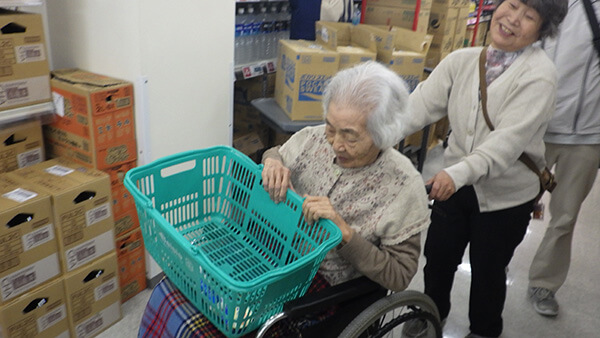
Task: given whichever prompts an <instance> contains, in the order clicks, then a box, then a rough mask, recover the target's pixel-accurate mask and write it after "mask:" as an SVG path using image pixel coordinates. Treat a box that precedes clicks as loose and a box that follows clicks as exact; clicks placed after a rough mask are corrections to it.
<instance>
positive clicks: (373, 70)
mask: <svg viewBox="0 0 600 338" xmlns="http://www.w3.org/2000/svg"><path fill="white" fill-rule="evenodd" d="M331 103H334V104H335V105H336V106H338V107H340V106H341V107H352V108H353V109H357V110H358V111H360V112H362V113H364V114H368V116H367V131H368V132H369V134H370V135H371V137H372V138H373V142H374V143H375V146H377V147H378V148H379V149H381V150H385V149H387V148H389V147H392V146H394V145H396V144H398V143H399V142H400V140H401V139H402V138H403V132H402V127H403V125H404V123H403V121H404V119H405V118H406V115H407V114H408V89H407V85H406V83H405V82H404V80H402V78H401V77H400V76H399V75H398V74H396V73H394V72H393V71H391V70H389V69H388V68H386V67H385V66H384V65H382V64H380V63H378V62H375V61H368V62H364V63H360V64H358V65H356V66H354V67H352V68H348V69H345V70H342V71H340V72H338V73H337V74H336V75H335V76H334V77H333V78H331V81H330V82H329V84H328V85H327V87H326V88H325V91H324V92H323V112H324V115H325V116H327V109H328V108H329V105H330V104H331Z"/></svg>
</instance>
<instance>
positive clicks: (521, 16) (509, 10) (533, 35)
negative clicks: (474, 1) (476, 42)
mask: <svg viewBox="0 0 600 338" xmlns="http://www.w3.org/2000/svg"><path fill="white" fill-rule="evenodd" d="M541 26H542V18H541V17H540V15H539V13H538V12H537V11H536V10H535V9H533V8H532V7H529V6H527V5H526V4H524V3H522V2H521V1H520V0H506V1H504V2H503V3H501V4H500V6H498V8H497V9H496V11H495V12H494V15H493V17H492V22H491V24H490V37H491V40H492V42H491V45H492V47H494V48H496V49H500V50H503V51H506V52H515V51H518V50H520V49H522V48H524V47H526V46H529V45H530V44H532V43H534V42H535V41H537V40H538V38H539V36H540V28H541Z"/></svg>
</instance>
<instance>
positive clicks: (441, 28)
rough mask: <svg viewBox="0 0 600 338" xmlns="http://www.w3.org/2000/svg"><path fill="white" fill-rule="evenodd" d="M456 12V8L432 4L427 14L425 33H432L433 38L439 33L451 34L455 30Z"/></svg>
mask: <svg viewBox="0 0 600 338" xmlns="http://www.w3.org/2000/svg"><path fill="white" fill-rule="evenodd" d="M458 13H459V9H458V8H453V7H438V6H434V7H433V8H432V9H431V14H430V15H429V26H428V27H427V33H428V34H432V35H434V39H435V37H437V36H439V35H450V36H453V35H454V33H455V31H456V22H457V20H458ZM465 29H466V26H465Z"/></svg>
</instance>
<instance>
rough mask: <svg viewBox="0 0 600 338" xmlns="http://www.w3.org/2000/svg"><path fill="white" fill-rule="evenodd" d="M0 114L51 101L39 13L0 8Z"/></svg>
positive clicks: (48, 69) (48, 73)
mask: <svg viewBox="0 0 600 338" xmlns="http://www.w3.org/2000/svg"><path fill="white" fill-rule="evenodd" d="M0 28H1V30H0V35H1V36H0V39H1V40H2V41H1V42H2V43H0V54H1V55H2V56H1V57H0V111H1V110H6V109H12V108H17V107H23V106H28V105H32V104H38V103H43V102H49V101H51V95H50V68H49V67H48V60H47V59H46V46H45V41H44V39H45V38H44V36H45V34H44V26H43V24H42V16H41V15H40V14H33V13H22V12H16V11H10V10H5V9H0Z"/></svg>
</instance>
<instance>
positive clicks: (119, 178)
mask: <svg viewBox="0 0 600 338" xmlns="http://www.w3.org/2000/svg"><path fill="white" fill-rule="evenodd" d="M136 166H137V162H136V161H133V162H128V163H125V164H122V165H118V166H115V167H111V168H108V169H105V170H103V171H104V172H105V173H107V174H108V175H109V178H110V191H111V195H112V211H113V215H114V219H115V237H119V236H121V235H122V234H124V233H126V232H129V231H131V230H133V229H135V228H136V227H139V225H140V223H139V220H138V217H137V210H136V207H135V201H134V200H133V196H131V193H130V192H129V190H127V188H125V185H124V184H123V179H124V178H125V174H126V173H127V172H128V171H129V170H131V169H133V168H135V167H136Z"/></svg>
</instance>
